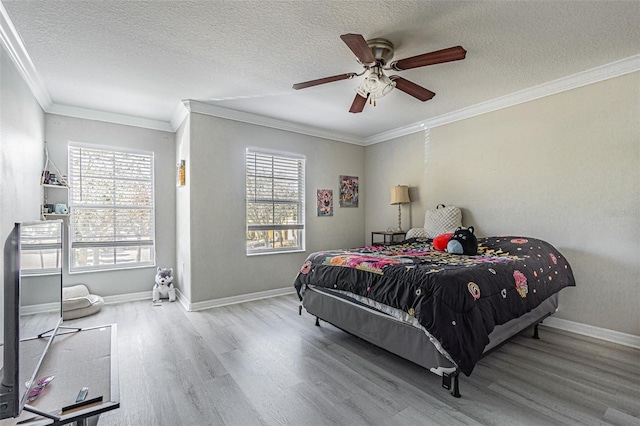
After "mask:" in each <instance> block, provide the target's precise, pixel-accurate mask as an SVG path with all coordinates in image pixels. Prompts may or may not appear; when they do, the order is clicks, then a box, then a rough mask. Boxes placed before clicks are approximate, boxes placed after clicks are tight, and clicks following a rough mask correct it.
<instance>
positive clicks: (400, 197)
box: [391, 185, 411, 204]
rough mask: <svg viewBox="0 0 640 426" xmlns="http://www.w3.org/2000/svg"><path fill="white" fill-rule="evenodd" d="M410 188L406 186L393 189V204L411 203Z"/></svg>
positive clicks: (397, 186)
mask: <svg viewBox="0 0 640 426" xmlns="http://www.w3.org/2000/svg"><path fill="white" fill-rule="evenodd" d="M409 202H411V200H410V199H409V187H408V186H406V185H396V186H394V187H392V188H391V204H405V203H409Z"/></svg>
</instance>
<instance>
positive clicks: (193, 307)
mask: <svg viewBox="0 0 640 426" xmlns="http://www.w3.org/2000/svg"><path fill="white" fill-rule="evenodd" d="M293 293H295V289H294V288H293V287H285V288H277V289H275V290H266V291H259V292H257V293H249V294H241V295H239V296H231V297H223V298H221V299H212V300H205V301H204V302H196V303H187V306H186V309H187V311H189V312H193V311H201V310H203V309H211V308H217V307H219V306H226V305H234V304H236V303H244V302H250V301H252V300H260V299H267V298H269V297H276V296H283V295H285V294H293ZM181 303H182V305H183V306H185V303H184V302H182V301H181Z"/></svg>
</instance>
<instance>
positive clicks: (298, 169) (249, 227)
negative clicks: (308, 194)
mask: <svg viewBox="0 0 640 426" xmlns="http://www.w3.org/2000/svg"><path fill="white" fill-rule="evenodd" d="M257 156H259V157H260V158H261V160H267V159H271V161H272V164H273V167H272V169H271V172H270V174H269V173H267V174H266V175H264V174H263V175H261V177H262V178H263V179H266V180H271V186H272V191H271V196H266V197H265V196H264V194H262V195H261V196H259V195H258V194H257V186H255V187H254V189H255V191H254V192H253V193H251V179H252V178H253V179H255V178H256V168H255V167H254V168H252V167H251V166H252V163H251V161H252V160H251V158H253V161H254V162H255V161H256V158H257ZM305 161H306V159H305V157H304V156H301V155H297V154H291V153H283V152H275V151H268V150H264V149H260V148H247V149H246V154H245V170H246V182H245V188H246V189H245V195H246V211H245V222H246V236H245V237H246V240H247V246H246V253H247V256H254V255H262V254H277V253H293V252H301V251H304V250H305V191H304V189H305ZM293 164H295V166H293ZM288 165H291V167H289V168H287V166H288ZM278 167H284V168H286V170H287V172H289V173H291V172H293V173H294V174H296V175H297V180H296V187H297V188H296V190H297V197H296V198H291V197H280V198H279V197H278V196H277V194H276V191H275V190H273V188H275V186H276V181H278V180H282V179H280V178H278V177H277V176H276V173H275V170H276V169H277V168H278ZM294 167H295V169H294ZM289 180H290V179H289ZM254 203H260V204H263V205H264V204H272V206H273V210H274V215H273V220H272V221H271V223H250V222H251V220H250V215H249V210H250V206H251V204H254ZM284 205H289V206H291V205H295V206H297V212H296V216H297V222H295V223H293V222H290V223H284V224H278V223H274V222H275V221H276V219H275V216H276V215H275V209H276V207H277V206H284ZM283 231H285V232H287V231H290V232H292V233H296V234H297V238H296V241H297V244H295V245H293V246H282V242H280V244H281V246H280V247H277V246H276V244H275V243H274V241H275V239H271V238H269V239H268V241H266V242H265V245H264V246H260V245H259V244H260V243H259V244H258V245H257V246H255V245H252V244H251V242H250V241H251V240H250V233H252V232H266V233H267V234H269V233H271V235H274V236H275V235H276V233H278V232H283Z"/></svg>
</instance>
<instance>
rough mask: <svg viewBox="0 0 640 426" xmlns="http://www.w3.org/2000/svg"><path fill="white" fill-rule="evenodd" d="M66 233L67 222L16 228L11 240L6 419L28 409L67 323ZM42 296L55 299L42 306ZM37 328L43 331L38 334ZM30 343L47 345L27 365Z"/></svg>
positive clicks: (3, 386) (2, 386)
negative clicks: (24, 354)
mask: <svg viewBox="0 0 640 426" xmlns="http://www.w3.org/2000/svg"><path fill="white" fill-rule="evenodd" d="M63 229H64V224H63V222H62V221H61V220H59V221H40V222H24V223H16V224H15V226H14V228H13V230H12V231H11V233H10V234H9V236H8V237H7V239H6V241H5V245H4V293H3V295H4V302H3V312H2V320H3V334H2V338H3V341H2V354H3V360H2V361H3V365H2V370H0V376H1V380H0V419H5V418H10V417H17V416H19V415H20V413H21V412H22V410H23V409H25V405H26V403H27V395H28V394H29V392H30V390H31V388H32V387H33V386H35V383H36V381H37V380H36V377H37V375H38V370H39V368H40V365H41V364H42V361H43V360H44V358H45V356H46V355H47V351H48V350H49V347H50V346H51V343H52V342H53V339H54V338H55V336H56V333H57V332H58V329H59V328H60V327H61V324H62V238H63ZM42 294H44V295H47V296H46V297H48V298H49V300H44V301H43V300H40V301H38V297H41V296H42ZM25 300H26V301H29V302H28V304H25V303H24V302H25ZM34 327H38V328H40V330H39V331H38V332H34V330H33V328H34ZM29 328H31V329H29ZM28 338H38V339H45V340H46V341H47V343H46V345H44V350H43V352H42V354H41V355H37V356H36V358H35V360H33V359H30V360H29V361H28V362H26V361H25V360H24V359H22V358H21V350H20V347H21V342H23V341H24V340H25V339H28ZM27 409H28V406H27ZM29 411H31V410H29Z"/></svg>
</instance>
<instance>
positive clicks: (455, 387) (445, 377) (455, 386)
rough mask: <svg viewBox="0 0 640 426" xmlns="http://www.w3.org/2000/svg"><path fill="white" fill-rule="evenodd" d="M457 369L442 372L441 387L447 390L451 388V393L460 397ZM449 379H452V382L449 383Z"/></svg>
mask: <svg viewBox="0 0 640 426" xmlns="http://www.w3.org/2000/svg"><path fill="white" fill-rule="evenodd" d="M459 373H460V372H459V371H458V370H456V371H454V372H451V373H447V372H446V371H443V372H442V387H443V388H445V389H448V390H451V395H453V396H454V397H455V398H460V396H461V395H460V380H459V378H458V376H459ZM451 379H453V383H451V381H452V380H451Z"/></svg>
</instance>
